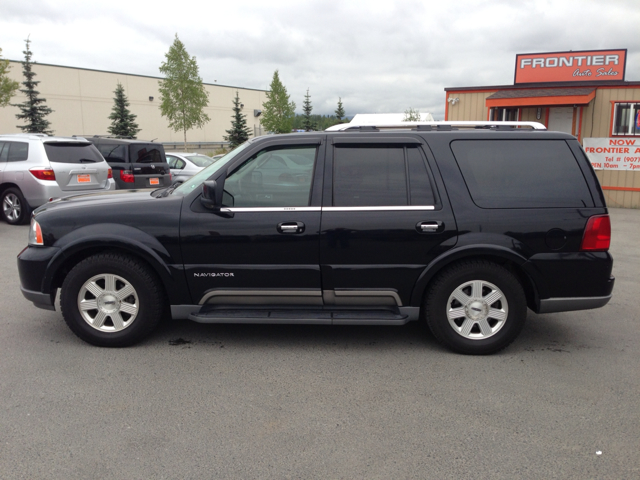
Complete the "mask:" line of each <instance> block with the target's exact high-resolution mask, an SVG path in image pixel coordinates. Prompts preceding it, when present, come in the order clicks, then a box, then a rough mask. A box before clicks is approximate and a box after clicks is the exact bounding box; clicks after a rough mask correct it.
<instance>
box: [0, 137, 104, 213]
mask: <svg viewBox="0 0 640 480" xmlns="http://www.w3.org/2000/svg"><path fill="white" fill-rule="evenodd" d="M115 188H116V184H115V182H114V181H113V178H112V172H111V168H110V167H109V164H108V163H107V162H106V161H105V160H104V158H103V157H102V155H100V152H99V151H98V150H97V149H96V147H94V146H93V145H92V144H91V143H90V142H88V141H87V140H85V139H84V138H79V137H74V138H66V137H52V136H48V135H44V134H13V135H0V216H2V218H3V219H4V220H5V221H6V222H7V223H9V224H11V225H18V224H22V223H27V222H28V221H29V218H30V215H31V211H32V210H33V209H35V208H36V207H39V206H40V205H42V204H44V203H46V202H48V201H49V200H50V199H53V198H61V197H66V196H69V195H75V194H79V193H95V192H104V191H109V190H115Z"/></svg>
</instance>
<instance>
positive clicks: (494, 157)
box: [451, 140, 593, 208]
mask: <svg viewBox="0 0 640 480" xmlns="http://www.w3.org/2000/svg"><path fill="white" fill-rule="evenodd" d="M451 150H452V151H453V154H454V156H455V158H456V161H457V162H458V166H459V167H460V170H461V171H462V174H463V175H464V179H465V182H466V184H467V188H468V189H469V193H470V194H471V197H472V199H473V201H474V203H475V204H476V205H478V206H479V207H482V208H539V207H589V206H591V207H592V206H593V199H592V198H591V194H590V192H589V188H588V187H587V184H586V181H585V179H584V176H583V175H582V171H581V170H580V167H579V165H578V162H577V160H576V158H575V157H574V156H573V153H571V150H570V148H569V146H568V145H567V143H566V142H565V141H564V140H456V141H454V142H452V143H451Z"/></svg>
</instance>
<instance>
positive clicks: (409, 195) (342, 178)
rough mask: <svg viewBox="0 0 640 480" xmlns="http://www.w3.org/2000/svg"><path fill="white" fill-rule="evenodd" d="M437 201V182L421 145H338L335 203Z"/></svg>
mask: <svg viewBox="0 0 640 480" xmlns="http://www.w3.org/2000/svg"><path fill="white" fill-rule="evenodd" d="M407 189H408V190H409V192H407ZM435 203H436V200H435V195H434V189H433V185H432V183H431V180H430V176H429V173H428V172H427V167H426V164H425V161H424V158H423V156H422V154H421V153H420V150H419V149H418V147H417V146H389V145H387V146H382V145H381V146H372V145H362V146H358V145H349V146H336V148H335V158H334V166H333V205H334V206H336V207H382V206H391V207H395V206H404V205H418V206H433V205H434V204H435Z"/></svg>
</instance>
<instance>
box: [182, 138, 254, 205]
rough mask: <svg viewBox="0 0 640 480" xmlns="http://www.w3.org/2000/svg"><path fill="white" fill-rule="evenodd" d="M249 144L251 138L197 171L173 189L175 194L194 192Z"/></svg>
mask: <svg viewBox="0 0 640 480" xmlns="http://www.w3.org/2000/svg"><path fill="white" fill-rule="evenodd" d="M249 145H251V140H248V141H246V142H244V143H243V144H242V145H240V146H239V147H238V148H236V149H235V150H233V151H231V152H229V153H227V154H226V155H225V156H224V157H222V158H221V159H220V160H218V161H216V162H215V163H213V164H211V165H209V166H208V167H207V168H205V169H204V170H202V171H201V172H198V173H196V174H195V175H194V176H193V177H191V178H190V179H189V180H187V181H185V182H184V183H183V184H181V185H180V186H179V187H177V188H176V189H175V190H174V191H173V194H176V193H177V194H180V195H188V194H189V192H192V191H193V189H194V188H198V187H199V186H200V185H202V183H203V182H204V181H205V180H207V179H208V178H209V177H211V176H212V175H213V174H214V173H216V172H217V171H218V170H221V169H222V168H224V167H225V166H226V165H227V164H228V163H230V162H231V160H233V159H234V158H235V156H236V155H238V154H239V153H240V152H242V151H243V150H244V149H245V148H247V147H248V146H249Z"/></svg>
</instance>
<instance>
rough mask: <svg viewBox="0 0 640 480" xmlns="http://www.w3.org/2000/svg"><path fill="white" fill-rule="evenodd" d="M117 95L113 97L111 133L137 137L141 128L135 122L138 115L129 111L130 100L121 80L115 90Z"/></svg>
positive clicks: (110, 116) (119, 135)
mask: <svg viewBox="0 0 640 480" xmlns="http://www.w3.org/2000/svg"><path fill="white" fill-rule="evenodd" d="M113 93H114V94H115V95H116V96H115V97H114V98H113V108H112V109H111V115H109V120H111V125H110V126H109V133H110V134H111V135H116V136H118V137H131V138H136V135H138V132H139V131H140V129H139V128H138V124H137V123H136V122H135V120H136V115H134V114H133V113H131V112H130V111H129V108H128V107H129V100H127V96H126V95H125V93H124V87H123V86H122V84H121V83H120V82H118V86H117V87H116V89H115V90H114V92H113Z"/></svg>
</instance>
